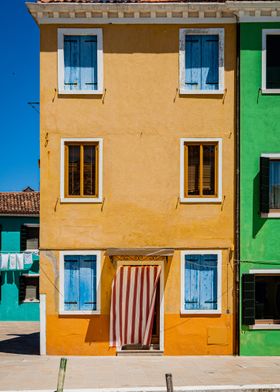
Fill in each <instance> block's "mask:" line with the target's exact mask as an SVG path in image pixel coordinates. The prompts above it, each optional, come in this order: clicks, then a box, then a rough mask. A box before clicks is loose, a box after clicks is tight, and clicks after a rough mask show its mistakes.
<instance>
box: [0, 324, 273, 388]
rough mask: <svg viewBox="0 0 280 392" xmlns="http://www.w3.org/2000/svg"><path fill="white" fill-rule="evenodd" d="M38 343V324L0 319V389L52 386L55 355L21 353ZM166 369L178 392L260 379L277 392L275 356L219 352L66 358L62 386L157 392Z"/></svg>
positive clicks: (256, 383)
mask: <svg viewBox="0 0 280 392" xmlns="http://www.w3.org/2000/svg"><path fill="white" fill-rule="evenodd" d="M17 339H18V340H17ZM33 344H34V345H35V346H33ZM37 345H38V324H36V323H24V325H21V323H9V324H7V323H6V325H4V323H0V351H2V352H1V353H0V391H12V390H14V391H16V390H17V391H22V390H49V391H54V390H55V389H56V383H57V374H58V368H59V361H60V357H56V356H38V355H26V354H27V352H28V350H29V349H30V352H31V353H34V350H35V349H36V347H38V346H37ZM36 350H37V349H36ZM165 373H172V375H173V382H174V386H175V390H176V389H177V390H178V392H179V391H181V392H184V391H190V390H196V389H197V388H198V389H199V387H200V389H201V390H209V389H210V390H213V391H216V390H220V391H221V390H222V391H224V390H227V392H229V391H231V390H233V391H234V390H235V389H236V388H238V386H240V385H242V386H244V387H243V388H242V390H243V391H248V389H250V391H252V390H254V389H258V388H261V387H262V388H264V387H265V385H264V384H278V385H275V386H274V388H275V390H277V391H280V357H221V356H211V357H206V356H205V357H191V356H186V357H165V356H163V357H135V356H134V357H133V356H127V357H68V364H67V371H66V379H65V389H77V390H80V389H81V388H87V389H96V390H98V391H100V390H101V389H103V388H112V390H111V391H107V392H117V391H118V390H119V389H121V388H125V389H124V390H122V391H123V392H124V391H125V392H133V391H134V392H135V391H137V392H140V391H142V392H143V391H146V392H151V391H153V392H162V391H164V390H165ZM246 384H253V385H254V386H253V387H252V386H251V387H250V388H248V387H246V386H245V385H246ZM188 386H189V387H190V388H188ZM192 386H196V387H197V388H193V387H192ZM211 386H212V388H211ZM233 386H235V387H233Z"/></svg>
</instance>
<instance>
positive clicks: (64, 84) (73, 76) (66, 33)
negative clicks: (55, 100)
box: [58, 29, 102, 94]
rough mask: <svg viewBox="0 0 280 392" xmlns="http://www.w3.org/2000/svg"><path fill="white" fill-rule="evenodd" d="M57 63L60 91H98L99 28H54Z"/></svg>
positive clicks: (100, 51) (100, 35) (99, 60)
mask: <svg viewBox="0 0 280 392" xmlns="http://www.w3.org/2000/svg"><path fill="white" fill-rule="evenodd" d="M58 64H59V65H58V69H59V92H60V93H66V94H67V93H68V94H69V93H72V94H73V93H74V94H75V93H76V94H77V93H78V94H81V93H85V94H96V93H101V92H102V77H101V76H102V31H101V29H84V30H83V29H58Z"/></svg>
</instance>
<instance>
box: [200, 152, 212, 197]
mask: <svg viewBox="0 0 280 392" xmlns="http://www.w3.org/2000/svg"><path fill="white" fill-rule="evenodd" d="M214 194H215V145H205V146H203V195H214Z"/></svg>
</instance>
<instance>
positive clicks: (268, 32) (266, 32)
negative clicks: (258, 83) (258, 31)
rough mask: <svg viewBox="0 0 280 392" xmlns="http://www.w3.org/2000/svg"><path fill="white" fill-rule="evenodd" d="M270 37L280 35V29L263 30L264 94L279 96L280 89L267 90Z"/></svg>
mask: <svg viewBox="0 0 280 392" xmlns="http://www.w3.org/2000/svg"><path fill="white" fill-rule="evenodd" d="M268 35H280V29H263V30H262V93H264V94H279V93H280V88H276V89H274V88H266V37H267V36H268Z"/></svg>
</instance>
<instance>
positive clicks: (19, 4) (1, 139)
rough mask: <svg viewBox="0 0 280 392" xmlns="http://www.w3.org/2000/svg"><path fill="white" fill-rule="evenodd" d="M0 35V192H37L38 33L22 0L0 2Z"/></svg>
mask: <svg viewBox="0 0 280 392" xmlns="http://www.w3.org/2000/svg"><path fill="white" fill-rule="evenodd" d="M0 31H1V40H0V48H1V53H2V55H1V61H0V75H2V76H1V83H0V84H1V89H0V91H1V98H0V102H1V105H0V121H1V125H0V191H18V190H22V189H23V188H24V187H26V186H28V185H29V186H31V187H32V188H33V189H36V190H38V189H39V168H38V159H39V113H37V112H36V111H35V110H34V109H32V107H31V106H30V105H28V102H30V101H34V102H38V101H39V29H38V27H37V25H36V24H35V22H34V20H33V19H32V17H31V16H30V15H29V13H28V10H27V8H26V6H25V2H24V1H23V0H9V1H5V2H3V4H2V12H1V16H0ZM38 109H39V107H38V105H37V110H38Z"/></svg>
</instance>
